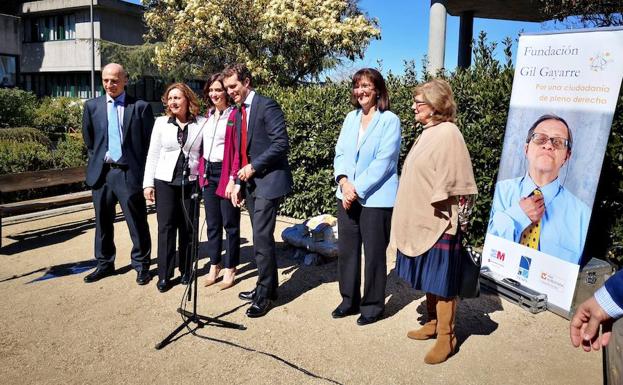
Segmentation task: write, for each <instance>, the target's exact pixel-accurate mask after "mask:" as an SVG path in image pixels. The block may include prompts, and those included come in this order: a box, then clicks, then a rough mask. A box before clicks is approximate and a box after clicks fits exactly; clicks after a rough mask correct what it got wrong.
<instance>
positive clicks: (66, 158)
mask: <svg viewBox="0 0 623 385" xmlns="http://www.w3.org/2000/svg"><path fill="white" fill-rule="evenodd" d="M53 154H54V165H55V168H68V167H78V166H84V165H86V160H87V151H86V146H85V145H84V141H83V140H82V135H81V134H79V133H68V134H64V136H63V139H62V140H61V141H59V142H58V145H57V146H56V149H55V150H54V152H53Z"/></svg>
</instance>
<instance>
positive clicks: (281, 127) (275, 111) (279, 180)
mask: <svg viewBox="0 0 623 385" xmlns="http://www.w3.org/2000/svg"><path fill="white" fill-rule="evenodd" d="M288 149H289V143H288V132H287V130H286V121H285V118H284V116H283V111H282V110H281V107H279V104H277V102H275V101H274V100H273V99H270V98H267V97H265V96H262V95H259V94H258V93H255V96H254V97H253V102H252V103H251V115H250V116H249V118H248V127H247V155H248V158H249V162H251V165H253V168H254V169H255V174H254V175H253V178H251V179H250V180H249V182H248V183H249V185H248V187H249V188H250V189H251V190H252V191H254V192H255V195H256V196H258V197H262V198H265V199H275V198H279V197H282V196H284V195H286V194H287V193H289V192H290V191H292V184H293V181H292V172H291V171H290V166H289V165H288Z"/></svg>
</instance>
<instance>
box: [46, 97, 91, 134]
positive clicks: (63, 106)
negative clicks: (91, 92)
mask: <svg viewBox="0 0 623 385" xmlns="http://www.w3.org/2000/svg"><path fill="white" fill-rule="evenodd" d="M35 126H36V127H37V128H39V129H41V130H42V131H44V132H46V133H48V135H55V134H56V135H58V134H63V133H66V132H77V131H80V129H81V127H82V101H81V100H80V99H76V98H67V97H55V98H50V97H45V98H43V99H42V100H41V103H40V104H39V106H38V107H37V108H36V110H35Z"/></svg>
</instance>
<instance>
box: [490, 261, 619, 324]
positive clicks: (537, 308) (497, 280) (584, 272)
mask: <svg viewBox="0 0 623 385" xmlns="http://www.w3.org/2000/svg"><path fill="white" fill-rule="evenodd" d="M613 271H614V270H613V268H612V265H611V264H610V263H608V262H606V261H604V260H601V259H598V258H591V259H590V261H588V263H587V264H586V265H585V266H584V267H582V269H581V270H580V273H579V274H578V279H577V283H576V286H575V291H574V294H573V302H572V303H571V309H570V310H566V309H563V308H561V307H558V306H556V305H553V304H551V303H548V302H547V295H546V294H543V293H539V292H538V291H536V290H533V289H530V288H528V287H526V286H524V285H522V284H521V282H519V281H517V280H515V279H511V278H504V276H502V275H501V274H497V273H494V272H493V271H491V270H489V269H488V268H487V267H483V268H482V270H481V271H480V285H481V286H482V287H484V288H485V289H487V290H489V291H491V292H493V293H496V294H499V295H501V296H502V297H504V298H505V299H507V300H508V301H510V302H512V303H515V304H517V305H518V306H520V307H522V308H524V309H525V310H527V311H529V312H530V313H533V314H536V313H540V312H542V311H545V310H549V311H551V312H552V313H554V314H557V315H559V316H561V317H563V318H566V319H571V317H573V314H574V313H575V309H577V307H578V306H579V305H580V304H581V303H582V302H584V301H585V300H586V299H588V298H589V297H590V296H591V295H593V293H595V291H596V290H597V289H599V288H600V287H601V286H603V284H604V283H605V282H606V280H607V279H608V278H609V277H610V276H611V275H612V273H613Z"/></svg>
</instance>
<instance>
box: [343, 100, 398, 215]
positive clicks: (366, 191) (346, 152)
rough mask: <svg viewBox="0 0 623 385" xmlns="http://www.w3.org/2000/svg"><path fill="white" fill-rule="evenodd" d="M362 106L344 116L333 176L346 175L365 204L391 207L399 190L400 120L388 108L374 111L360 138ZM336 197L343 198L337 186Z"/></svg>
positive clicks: (366, 205) (363, 204) (360, 200)
mask: <svg viewBox="0 0 623 385" xmlns="http://www.w3.org/2000/svg"><path fill="white" fill-rule="evenodd" d="M361 117H362V112H361V109H357V110H354V111H351V112H349V113H348V115H346V119H344V124H343V125H342V130H341V131H340V136H339V138H338V140H337V144H336V145H335V158H334V159H333V169H334V177H335V178H337V177H338V176H340V175H346V177H347V178H348V180H349V181H350V182H351V183H353V185H354V186H355V190H356V191H357V195H358V196H359V203H360V204H361V205H362V206H364V207H394V201H395V200H396V192H397V191H398V156H399V154H400V140H401V136H400V119H399V118H398V116H396V115H395V114H394V113H393V112H391V111H383V112H381V111H378V110H377V111H375V112H374V116H373V117H372V121H370V123H369V124H368V127H367V129H366V131H365V133H364V135H363V137H362V138H361V140H358V139H359V127H360V125H361ZM336 196H337V197H338V199H342V191H341V190H340V189H339V188H338V189H337V193H336Z"/></svg>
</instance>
